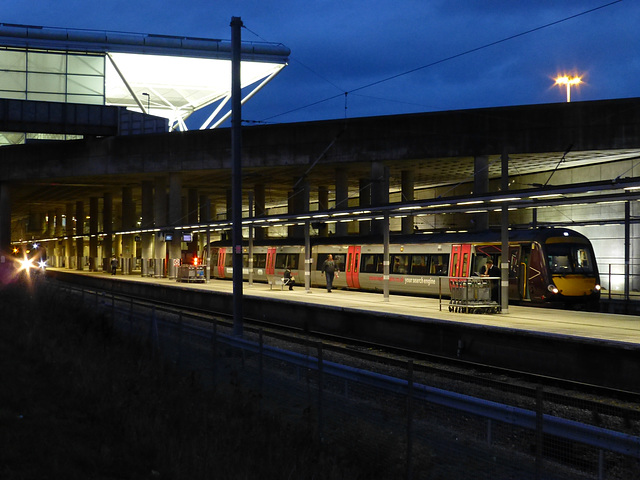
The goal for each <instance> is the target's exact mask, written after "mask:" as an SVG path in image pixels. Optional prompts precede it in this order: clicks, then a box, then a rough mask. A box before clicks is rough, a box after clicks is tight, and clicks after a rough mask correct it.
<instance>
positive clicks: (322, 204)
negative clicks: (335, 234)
mask: <svg viewBox="0 0 640 480" xmlns="http://www.w3.org/2000/svg"><path fill="white" fill-rule="evenodd" d="M327 210H329V189H328V188H327V187H324V186H320V187H318V211H319V212H326V211H327ZM317 230H318V236H320V237H327V236H329V226H328V225H327V224H326V223H324V222H321V223H318V224H317Z"/></svg>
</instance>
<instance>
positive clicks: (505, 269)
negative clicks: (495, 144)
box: [500, 148, 509, 313]
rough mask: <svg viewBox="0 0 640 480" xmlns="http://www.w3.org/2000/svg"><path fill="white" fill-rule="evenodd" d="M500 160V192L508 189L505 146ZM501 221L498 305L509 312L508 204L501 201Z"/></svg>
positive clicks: (507, 158)
mask: <svg viewBox="0 0 640 480" xmlns="http://www.w3.org/2000/svg"><path fill="white" fill-rule="evenodd" d="M501 160H502V178H501V187H502V192H505V193H506V192H507V191H508V190H509V154H508V153H507V149H506V148H505V149H504V150H503V152H502V156H501ZM501 216H502V221H501V222H500V223H501V229H500V238H501V243H502V248H501V250H502V260H501V265H500V307H501V310H502V313H509V205H508V202H503V203H502V215H501Z"/></svg>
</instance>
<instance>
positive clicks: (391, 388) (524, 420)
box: [65, 286, 640, 479]
mask: <svg viewBox="0 0 640 480" xmlns="http://www.w3.org/2000/svg"><path fill="white" fill-rule="evenodd" d="M65 288H67V289H69V290H73V291H77V292H79V293H80V294H81V295H82V296H83V301H84V299H85V297H87V293H89V294H91V295H95V303H96V305H98V304H100V305H102V306H103V308H105V309H107V310H110V311H111V314H112V315H113V317H114V318H115V317H121V318H128V321H129V323H130V324H131V322H137V323H138V324H146V325H147V327H145V328H147V329H148V330H147V331H148V337H149V338H150V339H152V340H153V343H154V345H155V346H156V348H159V334H158V332H159V330H160V329H162V328H164V329H165V330H168V331H171V332H173V331H175V330H176V328H177V329H179V331H180V336H181V337H180V338H182V335H192V336H196V337H200V338H202V339H203V340H205V342H206V344H210V345H215V344H218V343H220V344H224V345H226V346H228V347H231V348H233V349H237V350H239V351H241V352H242V357H243V358H244V356H245V354H246V353H251V354H255V355H259V357H260V365H262V363H263V360H262V359H263V358H269V359H272V360H275V361H276V362H279V363H280V362H282V363H286V364H288V365H291V366H294V367H297V368H300V369H304V370H309V371H314V372H316V374H317V375H320V376H325V375H326V376H331V377H333V378H335V379H339V380H341V381H343V382H352V383H354V384H358V385H361V386H367V387H372V388H375V389H379V390H381V391H386V392H390V393H393V394H396V395H400V396H403V397H406V398H411V399H412V400H413V401H415V400H419V401H422V402H424V404H430V405H438V406H443V407H446V408H449V409H454V410H456V411H458V412H459V413H460V414H462V415H473V416H476V417H481V418H484V419H486V420H487V421H488V423H487V429H488V430H489V431H488V433H487V437H490V436H491V433H490V430H491V422H492V421H495V422H500V423H502V424H505V425H510V426H513V427H518V428H523V429H526V430H529V431H531V432H537V433H538V434H540V435H542V434H544V435H552V436H554V437H556V438H559V439H562V440H565V441H570V442H576V443H579V444H583V445H588V446H590V447H593V448H595V449H597V450H599V451H600V452H602V451H608V452H613V453H616V454H620V455H623V456H625V457H630V458H634V459H640V437H638V436H635V435H630V434H626V433H622V432H618V431H615V430H611V429H607V428H603V427H598V426H594V425H590V424H585V423H581V422H577V421H573V420H569V419H565V418H561V417H558V416H555V415H550V414H544V413H542V412H541V409H538V410H530V409H525V408H519V407H515V406H511V405H507V404H502V403H498V402H494V401H489V400H485V399H482V398H477V397H474V396H472V395H466V394H461V393H457V392H453V391H448V390H444V389H440V388H435V387H431V386H428V385H424V384H420V383H414V382H413V381H412V379H402V378H397V377H393V376H389V375H385V374H381V373H376V372H372V371H368V370H365V369H360V368H356V367H352V366H348V365H344V364H340V363H335V362H331V361H327V360H324V359H323V355H322V344H321V343H317V344H316V347H317V352H318V355H317V357H314V356H312V355H310V354H301V353H297V352H294V351H289V350H286V349H281V348H277V347H274V346H270V345H264V344H263V341H262V336H260V341H259V342H255V341H251V340H248V339H246V338H242V337H238V336H234V335H228V334H224V333H219V332H218V331H217V328H213V330H212V329H210V328H203V327H199V326H196V325H191V324H188V323H183V322H182V315H183V314H180V322H179V325H177V323H176V322H175V321H168V320H163V319H161V318H159V315H158V314H157V313H158V312H160V311H163V310H164V311H165V312H167V313H170V314H172V315H175V312H172V311H170V310H169V309H163V308H162V307H156V306H152V305H146V304H143V303H136V306H137V307H143V308H145V309H146V311H145V312H143V313H140V312H135V311H134V308H133V306H134V302H133V300H132V299H126V300H125V301H121V300H118V298H117V296H114V295H113V294H106V293H101V292H98V291H95V292H92V291H86V290H85V289H83V288H81V287H71V286H66V287H65ZM118 302H121V303H124V302H126V307H120V306H118V305H117V303H118ZM181 343H182V341H180V344H181ZM318 385H319V386H318V388H321V387H320V385H321V381H319V383H318ZM318 408H319V409H320V410H321V406H320V405H319V406H318ZM414 408H415V407H414ZM318 421H319V422H320V421H321V420H320V418H319V419H318ZM320 428H321V427H320ZM602 458H603V457H602V453H601V454H600V456H599V460H598V464H599V465H598V472H599V473H598V477H597V478H599V479H602V478H604V477H603V473H602V472H603V471H604V465H603V460H602Z"/></svg>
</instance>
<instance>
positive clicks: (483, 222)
mask: <svg viewBox="0 0 640 480" xmlns="http://www.w3.org/2000/svg"><path fill="white" fill-rule="evenodd" d="M488 191H489V158H488V157H487V156H485V155H481V156H478V157H474V159H473V193H474V194H475V195H482V194H485V193H487V192H488ZM472 223H473V227H472V230H473V231H476V232H481V231H483V230H488V229H489V212H481V213H474V214H473V219H472Z"/></svg>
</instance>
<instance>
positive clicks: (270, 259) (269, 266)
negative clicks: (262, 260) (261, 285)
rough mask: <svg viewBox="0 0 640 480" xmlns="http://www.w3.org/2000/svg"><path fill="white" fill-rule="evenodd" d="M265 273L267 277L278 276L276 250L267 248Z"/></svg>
mask: <svg viewBox="0 0 640 480" xmlns="http://www.w3.org/2000/svg"><path fill="white" fill-rule="evenodd" d="M264 271H265V274H266V275H275V274H276V249H275V248H267V263H266V264H265V267H264Z"/></svg>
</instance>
